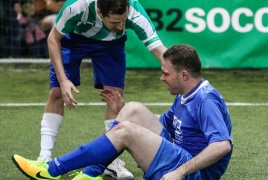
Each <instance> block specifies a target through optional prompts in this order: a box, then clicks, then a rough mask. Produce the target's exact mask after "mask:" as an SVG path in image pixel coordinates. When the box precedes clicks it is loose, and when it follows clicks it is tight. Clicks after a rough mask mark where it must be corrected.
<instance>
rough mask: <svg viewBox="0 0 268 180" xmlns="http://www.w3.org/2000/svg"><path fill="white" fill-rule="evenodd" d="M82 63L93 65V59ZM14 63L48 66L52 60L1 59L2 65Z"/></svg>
mask: <svg viewBox="0 0 268 180" xmlns="http://www.w3.org/2000/svg"><path fill="white" fill-rule="evenodd" d="M82 62H85V63H91V59H83V61H82ZM13 63H37V64H39V63H42V64H43V63H45V64H48V63H50V59H29V58H25V59H9V58H2V59H0V64H13Z"/></svg>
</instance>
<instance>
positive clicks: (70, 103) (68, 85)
mask: <svg viewBox="0 0 268 180" xmlns="http://www.w3.org/2000/svg"><path fill="white" fill-rule="evenodd" d="M60 89H61V94H62V98H63V101H64V103H65V104H66V106H67V107H68V108H69V109H72V108H75V105H76V104H77V102H76V100H75V99H74V97H73V95H72V91H74V92H75V93H77V94H78V93H79V91H78V89H76V87H75V86H74V84H73V83H72V82H71V81H70V80H65V81H63V82H61V84H60Z"/></svg>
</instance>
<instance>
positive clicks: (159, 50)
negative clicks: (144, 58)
mask: <svg viewBox="0 0 268 180" xmlns="http://www.w3.org/2000/svg"><path fill="white" fill-rule="evenodd" d="M166 50H167V48H166V47H165V46H164V45H160V46H157V47H156V48H154V49H152V50H151V53H152V54H153V55H154V56H155V57H156V58H157V59H158V61H159V62H160V63H161V61H162V59H163V54H164V52H165V51H166Z"/></svg>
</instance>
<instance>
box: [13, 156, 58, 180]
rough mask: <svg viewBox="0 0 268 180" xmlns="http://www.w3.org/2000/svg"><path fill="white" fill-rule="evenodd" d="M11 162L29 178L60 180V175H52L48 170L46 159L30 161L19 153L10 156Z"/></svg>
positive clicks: (34, 179)
mask: <svg viewBox="0 0 268 180" xmlns="http://www.w3.org/2000/svg"><path fill="white" fill-rule="evenodd" d="M12 161H13V163H14V164H15V165H16V166H17V168H18V169H19V170H20V171H21V172H22V173H23V174H24V175H25V176H27V177H29V178H30V179H31V180H44V179H51V180H60V179H61V176H57V177H52V176H51V175H50V174H49V172H48V167H49V166H48V164H47V163H46V161H32V160H28V159H25V158H23V157H21V156H19V155H16V154H15V155H13V156H12Z"/></svg>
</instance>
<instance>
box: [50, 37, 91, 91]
mask: <svg viewBox="0 0 268 180" xmlns="http://www.w3.org/2000/svg"><path fill="white" fill-rule="evenodd" d="M65 41H66V40H65ZM65 41H63V42H64V43H63V44H62V51H61V53H62V63H63V66H64V71H65V74H66V76H67V78H68V79H69V80H70V81H71V82H72V83H73V84H74V85H75V86H79V85H80V66H81V62H82V59H83V58H84V57H85V56H86V55H87V53H88V52H87V50H86V49H83V48H78V47H80V44H76V48H72V45H71V44H72V43H70V44H68V43H67V42H68V41H67V42H65ZM77 48H78V49H77ZM59 86H60V85H59V82H58V79H57V75H56V71H55V69H54V66H53V64H52V63H50V88H53V87H59Z"/></svg>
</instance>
